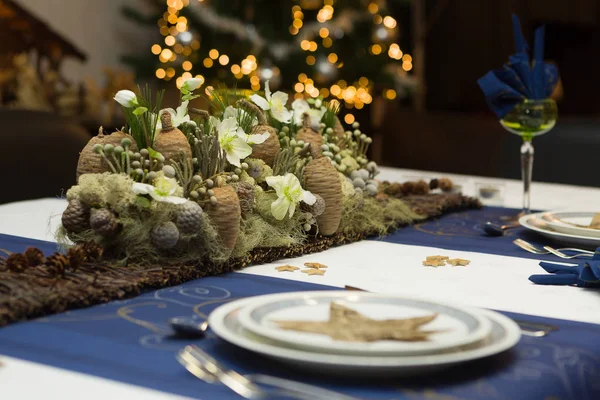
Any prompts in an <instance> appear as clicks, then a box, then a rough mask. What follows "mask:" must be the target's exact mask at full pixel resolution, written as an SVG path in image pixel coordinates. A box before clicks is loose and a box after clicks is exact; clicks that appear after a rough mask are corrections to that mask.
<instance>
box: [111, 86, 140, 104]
mask: <svg viewBox="0 0 600 400" xmlns="http://www.w3.org/2000/svg"><path fill="white" fill-rule="evenodd" d="M114 99H115V101H116V102H117V103H119V104H120V105H122V106H123V107H126V108H131V107H134V106H135V105H137V104H138V100H137V96H136V95H135V93H133V92H132V91H131V90H119V91H118V92H117V93H116V94H115V97H114Z"/></svg>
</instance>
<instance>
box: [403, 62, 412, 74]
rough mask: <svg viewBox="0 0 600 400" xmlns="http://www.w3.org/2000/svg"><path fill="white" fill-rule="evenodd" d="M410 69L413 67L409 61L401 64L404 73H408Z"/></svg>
mask: <svg viewBox="0 0 600 400" xmlns="http://www.w3.org/2000/svg"><path fill="white" fill-rule="evenodd" d="M412 67H413V65H412V63H411V62H410V61H404V62H403V63H402V69H403V70H405V71H407V72H408V71H410V70H411V69H412Z"/></svg>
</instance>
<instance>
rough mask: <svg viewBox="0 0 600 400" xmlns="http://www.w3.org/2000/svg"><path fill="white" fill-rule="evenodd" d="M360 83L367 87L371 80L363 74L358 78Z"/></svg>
mask: <svg viewBox="0 0 600 400" xmlns="http://www.w3.org/2000/svg"><path fill="white" fill-rule="evenodd" d="M358 84H359V85H360V86H362V87H367V86H368V85H369V80H368V79H367V78H366V77H364V76H361V77H360V79H359V80H358Z"/></svg>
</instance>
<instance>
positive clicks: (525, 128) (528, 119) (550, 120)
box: [500, 99, 558, 215]
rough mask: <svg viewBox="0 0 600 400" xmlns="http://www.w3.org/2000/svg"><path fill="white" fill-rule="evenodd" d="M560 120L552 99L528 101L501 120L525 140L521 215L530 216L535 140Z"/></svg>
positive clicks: (508, 129)
mask: <svg viewBox="0 0 600 400" xmlns="http://www.w3.org/2000/svg"><path fill="white" fill-rule="evenodd" d="M557 118H558V108H557V107H556V102H555V101H554V100H552V99H541V100H532V99H526V100H523V101H522V102H521V103H519V104H518V105H517V106H515V108H513V109H512V110H510V111H509V113H508V114H506V115H505V116H504V118H502V119H501V120H500V124H502V126H503V127H504V129H506V130H507V131H509V132H511V133H514V134H515V135H519V136H520V137H521V138H522V139H523V144H522V145H521V178H522V180H523V209H522V211H521V215H523V214H529V212H530V198H531V181H532V175H533V155H534V149H533V144H532V141H533V138H534V137H536V136H540V135H543V134H544V133H547V132H548V131H550V130H551V129H552V128H554V125H556V119H557Z"/></svg>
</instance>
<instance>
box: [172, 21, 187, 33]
mask: <svg viewBox="0 0 600 400" xmlns="http://www.w3.org/2000/svg"><path fill="white" fill-rule="evenodd" d="M175 29H177V32H185V31H186V30H187V24H186V23H184V22H178V23H177V25H175Z"/></svg>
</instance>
